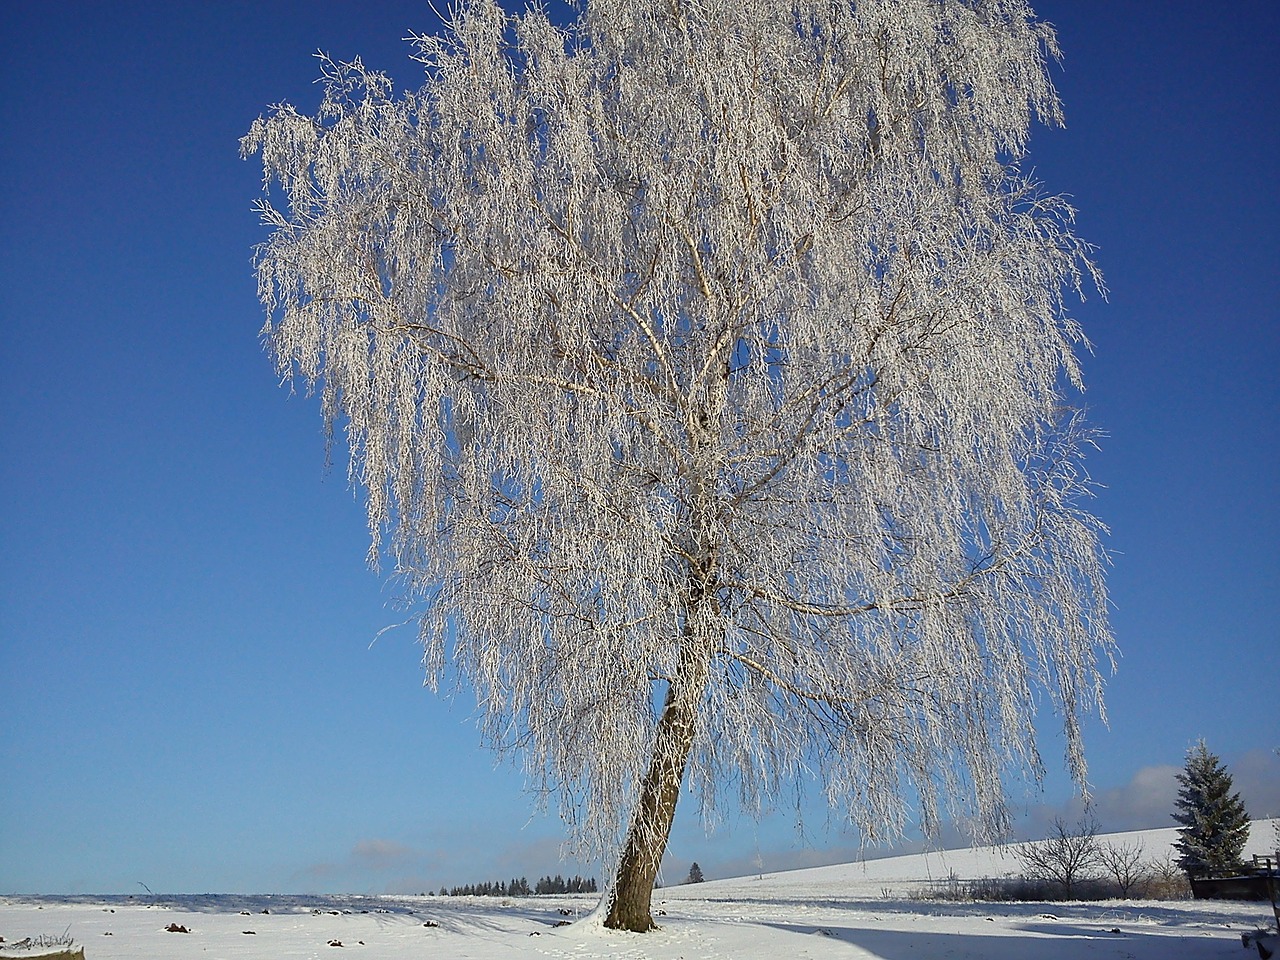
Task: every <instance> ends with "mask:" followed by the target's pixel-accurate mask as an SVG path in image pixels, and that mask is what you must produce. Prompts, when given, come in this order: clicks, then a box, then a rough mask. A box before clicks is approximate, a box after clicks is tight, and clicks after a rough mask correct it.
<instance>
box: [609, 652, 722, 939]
mask: <svg viewBox="0 0 1280 960" xmlns="http://www.w3.org/2000/svg"><path fill="white" fill-rule="evenodd" d="M694 645H695V644H693V643H692V638H687V639H686V650H685V653H684V655H682V656H681V658H680V660H681V663H680V668H681V669H680V671H679V674H678V675H677V676H676V677H675V679H674V680H673V681H672V683H671V686H670V688H668V690H667V697H666V702H665V703H664V704H663V706H662V716H661V717H659V718H658V728H657V733H656V737H655V739H654V746H653V756H652V757H651V758H650V760H649V770H648V772H647V773H646V774H645V777H644V780H643V781H642V782H641V784H640V798H639V800H638V802H637V804H636V810H635V813H634V815H633V816H632V818H631V826H630V828H628V830H627V838H626V843H625V845H624V847H623V850H622V858H621V859H620V860H619V861H618V873H617V876H616V877H615V879H614V882H613V884H612V886H611V889H610V892H609V898H610V903H609V911H608V914H607V915H606V917H605V921H604V925H605V926H606V927H611V928H612V929H614V930H631V931H634V932H636V933H644V932H645V931H647V930H655V929H657V924H655V923H654V922H653V915H652V913H651V912H650V899H651V897H652V894H653V883H654V880H655V879H656V878H657V876H658V866H659V865H660V864H661V862H662V854H663V853H664V852H665V851H666V849H667V839H668V837H670V835H671V823H672V820H673V819H674V818H675V813H676V801H677V800H679V798H680V783H681V781H682V780H683V779H684V770H685V766H686V765H687V764H688V762H689V751H690V750H691V749H692V747H693V735H694V730H695V726H696V722H697V709H698V702H699V701H700V700H701V697H702V692H703V688H704V686H705V685H706V679H707V666H708V661H707V657H706V655H705V653H703V652H702V651H700V650H694V651H691V650H689V649H688V647H689V646H694Z"/></svg>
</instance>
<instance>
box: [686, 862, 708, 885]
mask: <svg viewBox="0 0 1280 960" xmlns="http://www.w3.org/2000/svg"><path fill="white" fill-rule="evenodd" d="M703 879H704V877H703V876H702V868H701V867H700V866H698V861H697V860H695V861H693V866H692V867H690V868H689V876H688V877H687V878H686V879H685V881H684V882H685V883H701V882H702V881H703Z"/></svg>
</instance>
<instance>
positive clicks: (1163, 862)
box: [1142, 853, 1191, 900]
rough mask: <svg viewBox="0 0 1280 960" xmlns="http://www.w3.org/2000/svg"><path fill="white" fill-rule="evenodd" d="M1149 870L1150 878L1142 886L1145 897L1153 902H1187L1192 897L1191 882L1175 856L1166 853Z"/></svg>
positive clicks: (1150, 865)
mask: <svg viewBox="0 0 1280 960" xmlns="http://www.w3.org/2000/svg"><path fill="white" fill-rule="evenodd" d="M1148 869H1149V870H1150V876H1149V877H1148V878H1147V881H1146V883H1144V884H1143V885H1142V887H1143V893H1144V894H1145V896H1147V897H1148V898H1150V899H1152V900H1187V899H1190V897H1191V882H1190V881H1189V880H1188V879H1187V875H1186V874H1185V873H1183V871H1182V868H1181V867H1180V866H1178V864H1177V861H1175V860H1174V859H1173V854H1171V853H1166V854H1165V855H1164V856H1163V857H1161V858H1160V859H1159V860H1153V861H1152V862H1151V863H1150V864H1149V867H1148Z"/></svg>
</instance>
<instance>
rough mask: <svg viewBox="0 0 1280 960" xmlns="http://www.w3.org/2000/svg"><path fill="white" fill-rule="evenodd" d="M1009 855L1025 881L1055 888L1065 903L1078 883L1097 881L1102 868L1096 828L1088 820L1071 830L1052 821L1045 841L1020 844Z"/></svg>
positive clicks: (1093, 821)
mask: <svg viewBox="0 0 1280 960" xmlns="http://www.w3.org/2000/svg"><path fill="white" fill-rule="evenodd" d="M1013 853H1014V856H1015V857H1017V858H1018V862H1019V863H1020V864H1022V870H1023V873H1024V875H1025V876H1026V878H1027V879H1029V880H1040V881H1045V882H1048V883H1051V884H1055V885H1057V887H1058V888H1060V889H1061V891H1062V895H1063V896H1064V897H1065V898H1066V899H1068V900H1070V899H1072V898H1073V897H1074V896H1075V894H1076V892H1077V889H1076V888H1077V886H1078V885H1079V884H1080V883H1081V882H1083V881H1091V880H1096V879H1098V876H1099V872H1100V870H1101V868H1102V861H1101V860H1100V858H1099V844H1098V824H1097V821H1095V820H1094V819H1093V818H1092V817H1083V818H1081V819H1080V821H1079V822H1078V823H1077V824H1076V825H1075V826H1074V827H1068V826H1067V825H1066V823H1065V822H1064V821H1063V820H1062V818H1061V817H1056V818H1055V819H1054V821H1053V830H1052V832H1051V833H1050V834H1049V836H1048V837H1047V838H1046V839H1044V840H1039V841H1034V842H1031V843H1024V844H1021V845H1020V846H1018V847H1015V848H1014V851H1013Z"/></svg>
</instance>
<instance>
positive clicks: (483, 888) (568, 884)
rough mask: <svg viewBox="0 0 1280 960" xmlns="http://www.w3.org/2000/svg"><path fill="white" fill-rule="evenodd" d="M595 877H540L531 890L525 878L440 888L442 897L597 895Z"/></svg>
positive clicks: (557, 875)
mask: <svg viewBox="0 0 1280 960" xmlns="http://www.w3.org/2000/svg"><path fill="white" fill-rule="evenodd" d="M597 892H599V888H598V887H597V886H596V878H595V877H587V878H586V879H583V878H582V877H577V876H575V877H573V878H572V879H569V880H566V879H565V878H564V877H562V876H560V874H556V875H555V876H554V877H542V878H541V879H540V880H538V882H537V883H535V884H534V885H533V888H532V889H530V888H529V881H528V879H526V878H525V877H517V878H515V879H513V880H507V881H503V880H499V881H498V882H497V883H468V884H467V885H466V886H462V887H441V888H440V896H442V897H528V896H533V895H537V894H544V893H597Z"/></svg>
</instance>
